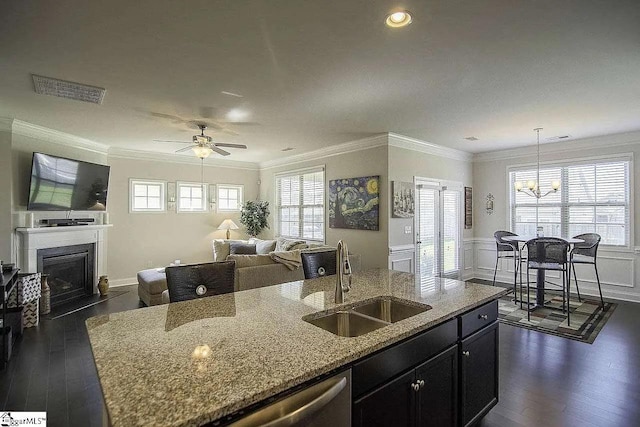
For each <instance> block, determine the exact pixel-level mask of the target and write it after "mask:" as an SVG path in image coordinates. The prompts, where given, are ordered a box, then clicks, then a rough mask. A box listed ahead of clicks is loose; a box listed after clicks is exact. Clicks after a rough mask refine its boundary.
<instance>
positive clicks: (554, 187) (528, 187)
mask: <svg viewBox="0 0 640 427" xmlns="http://www.w3.org/2000/svg"><path fill="white" fill-rule="evenodd" d="M541 130H542V128H535V129H534V131H535V132H536V133H537V134H538V144H537V148H538V168H537V169H536V179H535V181H534V180H532V179H530V180H528V181H527V182H526V183H525V182H523V181H516V182H515V183H514V184H513V186H514V187H515V189H516V191H518V192H520V193H524V194H526V195H527V196H531V197H535V198H536V199H540V198H542V197H545V196H548V195H549V194H551V193H555V192H557V191H558V190H559V189H560V181H558V180H553V181H551V190H549V191H547V192H546V193H544V194H542V192H541V191H540V131H541Z"/></svg>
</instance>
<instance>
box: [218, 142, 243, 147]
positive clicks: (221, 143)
mask: <svg viewBox="0 0 640 427" xmlns="http://www.w3.org/2000/svg"><path fill="white" fill-rule="evenodd" d="M214 145H215V146H216V147H229V148H243V149H246V148H247V146H246V145H244V144H230V143H227V142H216V143H215V144H214Z"/></svg>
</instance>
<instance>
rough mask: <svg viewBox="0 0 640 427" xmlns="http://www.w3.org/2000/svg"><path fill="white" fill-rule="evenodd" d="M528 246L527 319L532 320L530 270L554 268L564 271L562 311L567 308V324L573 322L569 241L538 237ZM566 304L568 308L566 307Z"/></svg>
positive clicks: (530, 241) (529, 242) (527, 244)
mask: <svg viewBox="0 0 640 427" xmlns="http://www.w3.org/2000/svg"><path fill="white" fill-rule="evenodd" d="M526 247H527V320H531V310H530V309H529V303H530V301H529V300H530V297H529V282H530V281H529V270H554V271H561V272H562V311H563V312H564V311H565V310H566V313H567V324H569V325H570V324H571V319H570V316H569V315H570V313H569V280H568V279H569V278H570V275H569V273H570V270H569V243H567V241H566V240H563V239H559V238H557V237H538V238H536V239H531V240H529V241H528V242H527V243H526ZM565 306H566V308H565Z"/></svg>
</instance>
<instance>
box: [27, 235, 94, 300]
mask: <svg viewBox="0 0 640 427" xmlns="http://www.w3.org/2000/svg"><path fill="white" fill-rule="evenodd" d="M94 257H95V244H93V243H89V244H83V245H73V246H62V247H58V248H46V249H38V254H37V258H38V271H39V272H41V273H42V274H47V275H48V276H49V278H48V283H49V287H50V288H51V306H52V307H54V306H56V305H60V304H62V303H65V302H68V301H71V300H74V299H77V298H81V297H83V296H87V295H92V294H93V289H94V283H93V282H94V272H93V268H94Z"/></svg>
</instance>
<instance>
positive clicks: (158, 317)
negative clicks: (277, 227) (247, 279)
mask: <svg viewBox="0 0 640 427" xmlns="http://www.w3.org/2000/svg"><path fill="white" fill-rule="evenodd" d="M334 289H335V276H332V277H327V278H320V279H313V280H305V281H297V282H290V283H284V284H281V285H275V286H269V287H265V288H259V289H253V290H247V291H242V292H236V293H233V294H226V295H220V296H215V297H211V298H204V299H199V300H193V301H186V302H180V303H173V304H168V305H161V306H154V307H149V308H144V309H138V310H132V311H126V312H121V313H115V314H110V315H105V316H98V317H93V318H91V319H88V320H87V329H88V332H89V339H90V341H91V347H92V350H93V356H94V360H95V363H96V366H97V370H98V376H99V379H100V384H101V386H102V391H103V394H104V398H105V404H106V407H107V410H108V413H109V417H110V420H111V423H112V425H114V426H142V425H170V426H195V425H201V424H204V423H206V422H209V421H214V420H216V419H219V418H221V417H223V416H225V415H229V414H232V413H234V412H236V411H238V410H240V409H243V408H245V407H247V406H249V405H251V404H254V403H257V402H260V401H262V400H264V399H266V398H268V397H271V396H274V395H276V394H278V393H280V392H283V391H285V390H287V389H289V388H291V387H294V386H296V385H299V384H302V383H304V382H305V381H308V380H310V379H313V378H315V377H317V376H320V375H322V374H325V373H327V372H330V371H331V370H333V369H336V368H339V367H341V366H344V365H346V364H349V363H350V362H353V361H355V360H358V359H360V358H361V357H363V356H366V355H368V354H371V353H373V352H375V351H376V350H379V349H381V348H384V347H386V346H388V345H390V344H393V343H395V342H397V341H400V340H402V339H404V338H407V337H409V336H411V335H414V334H416V333H418V332H420V331H423V330H426V329H429V328H430V327H432V326H435V325H436V324H439V323H442V322H444V321H445V320H448V319H450V318H452V317H454V316H456V315H458V314H460V313H462V312H465V311H468V310H470V309H471V308H474V307H476V306H479V305H481V304H483V303H485V302H488V301H491V300H494V299H497V298H499V297H500V296H501V295H503V294H505V293H506V292H507V290H506V289H504V288H496V287H492V286H485V285H477V284H469V283H464V282H460V281H457V280H449V279H437V278H434V279H433V280H432V281H430V282H428V283H425V284H422V286H418V285H416V284H415V278H414V276H413V275H411V274H407V273H401V272H397V271H390V270H368V271H364V272H360V273H355V274H354V275H353V286H352V290H351V292H349V293H347V294H345V303H344V304H340V305H348V304H351V303H355V302H358V301H363V300H367V299H371V298H374V297H377V296H394V297H397V298H402V299H406V300H410V301H414V302H420V303H426V304H429V305H431V306H432V307H433V308H432V309H431V310H429V311H426V312H424V313H421V314H418V315H416V316H414V317H410V318H408V319H405V320H403V321H400V322H397V323H394V324H391V325H389V326H385V327H383V328H380V329H377V330H375V331H372V332H370V333H368V334H365V335H362V336H359V337H355V338H344V337H339V336H336V335H333V334H332V333H330V332H327V331H325V330H323V329H320V328H318V327H316V326H313V325H311V324H309V323H307V322H305V321H303V320H302V317H304V316H306V315H309V314H312V313H316V312H319V311H323V310H331V309H333V308H335V307H336V304H334V303H333V300H334Z"/></svg>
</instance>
